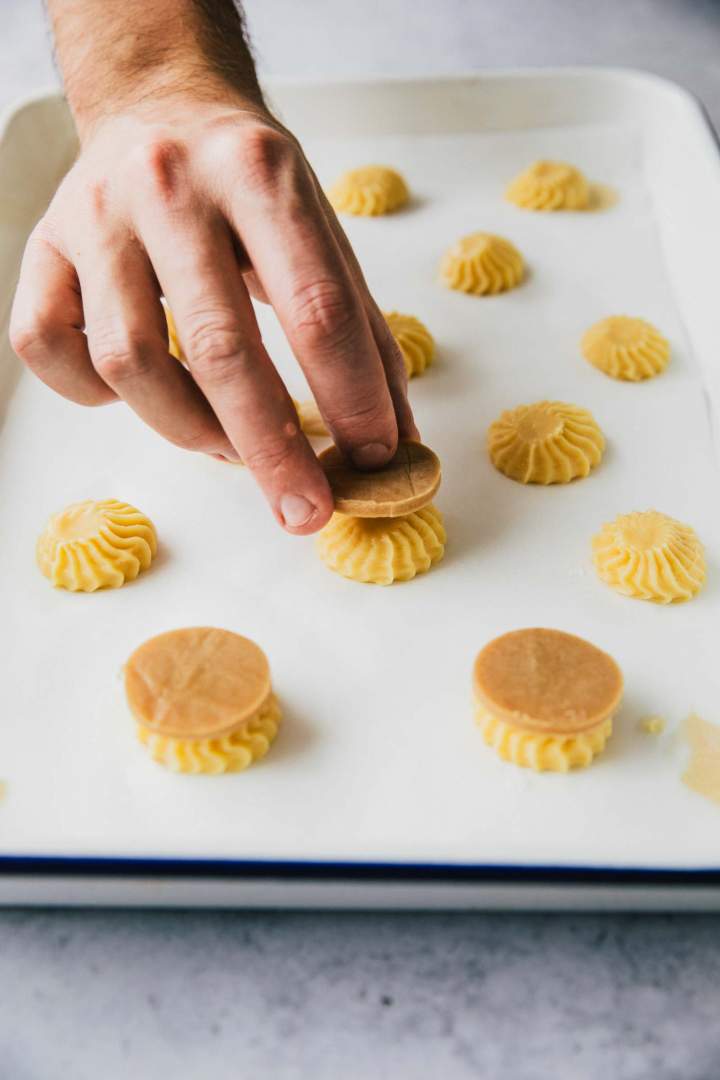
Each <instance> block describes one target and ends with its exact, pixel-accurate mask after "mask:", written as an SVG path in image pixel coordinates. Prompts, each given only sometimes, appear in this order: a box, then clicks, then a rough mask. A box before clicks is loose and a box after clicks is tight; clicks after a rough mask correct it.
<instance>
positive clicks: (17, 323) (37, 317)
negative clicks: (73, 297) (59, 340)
mask: <svg viewBox="0 0 720 1080" xmlns="http://www.w3.org/2000/svg"><path fill="white" fill-rule="evenodd" d="M9 337H10V344H11V345H12V347H13V350H14V351H15V352H16V353H17V355H18V356H19V357H20V359H21V360H23V361H25V363H29V362H30V361H32V360H33V358H35V357H37V356H38V354H41V353H45V352H47V351H49V350H50V349H51V348H52V346H53V341H54V339H55V334H54V332H53V322H52V319H50V318H49V316H48V315H46V314H44V313H43V312H36V313H35V314H34V315H33V316H32V317H31V318H29V319H26V318H25V319H21V318H19V317H18V316H16V315H13V316H12V318H11V321H10V328H9Z"/></svg>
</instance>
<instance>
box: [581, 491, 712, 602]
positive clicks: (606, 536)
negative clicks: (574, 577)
mask: <svg viewBox="0 0 720 1080" xmlns="http://www.w3.org/2000/svg"><path fill="white" fill-rule="evenodd" d="M592 553H593V562H594V564H595V569H596V570H597V573H598V577H600V578H601V580H602V581H604V582H606V584H608V585H611V586H612V588H613V589H615V591H616V592H619V593H621V594H622V595H623V596H632V597H634V598H635V599H637V600H652V601H654V602H655V603H656V604H672V603H678V602H680V601H683V600H691V599H692V598H693V596H696V595H697V593H699V592H700V589H701V588H702V587H703V584H704V582H705V575H706V569H705V551H704V548H703V545H702V544H701V542H700V540H699V539H698V536H697V533H696V532H695V530H694V529H692V528H690V526H689V525H683V524H682V522H680V521H675V519H674V518H671V517H668V516H667V515H666V514H661V513H659V512H658V511H657V510H645V511H637V512H635V513H631V514H621V515H620V516H619V517H617V518H616V519H615V520H614V521H611V522H609V523H608V524H607V525H604V526H603V527H602V529H601V530H600V532H599V533H598V534H597V536H595V537H594V538H593V541H592Z"/></svg>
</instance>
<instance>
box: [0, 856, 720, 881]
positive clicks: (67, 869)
mask: <svg viewBox="0 0 720 1080" xmlns="http://www.w3.org/2000/svg"><path fill="white" fill-rule="evenodd" d="M10 876H13V877H17V876H24V877H35V878H37V877H44V878H57V877H92V878H115V879H120V878H138V877H141V878H153V879H157V880H162V879H167V878H174V879H178V878H181V879H187V880H193V879H196V880H197V879H200V880H208V879H210V880H225V881H228V880H236V881H263V880H265V881H267V880H271V879H272V880H278V879H281V880H286V881H288V882H290V881H303V882H310V881H313V882H322V881H343V882H358V883H372V882H376V883H383V884H387V883H393V882H398V883H417V884H432V883H435V884H440V883H447V884H461V883H465V884H478V885H479V884H487V885H490V884H495V885H500V884H505V885H527V886H531V885H541V884H547V885H587V886H593V885H636V886H638V885H641V886H662V887H664V888H665V887H669V886H678V887H682V888H687V887H688V886H720V868H718V869H682V870H681V869H659V868H652V867H647V868H638V867H613V866H588V867H583V866H553V865H550V866H516V865H503V864H469V863H457V864H453V863H395V862H336V861H327V862H325V861H305V860H297V861H296V860H292V859H288V860H285V859H198V858H190V859H186V858H177V859H173V858H114V857H104V856H97V857H94V856H82V857H75V856H71V857H66V856H35V855H3V856H0V879H1V878H2V877H10Z"/></svg>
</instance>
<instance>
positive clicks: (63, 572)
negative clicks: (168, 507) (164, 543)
mask: <svg viewBox="0 0 720 1080" xmlns="http://www.w3.org/2000/svg"><path fill="white" fill-rule="evenodd" d="M156 553H157V534H156V532H155V526H154V525H153V523H152V521H151V520H150V518H148V517H147V516H146V515H145V514H143V513H142V511H140V510H138V509H136V508H135V507H134V506H130V504H129V503H125V502H120V501H119V500H118V499H101V500H99V501H95V500H92V499H86V500H85V501H84V502H79V503H73V504H72V505H71V506H67V507H66V508H65V509H64V510H61V511H60V512H59V513H57V514H53V516H52V517H51V518H50V520H49V521H48V523H47V525H46V526H45V529H44V531H43V533H42V534H41V536H40V538H39V540H38V542H37V550H36V555H37V564H38V566H39V567H40V570H41V571H42V573H43V574H44V575H45V577H46V578H49V579H50V581H51V582H52V584H53V585H55V586H57V587H58V588H60V589H68V590H69V591H70V592H95V591H96V590H97V589H105V588H110V589H117V588H119V587H120V586H121V585H124V584H125V582H126V581H132V580H134V578H136V577H137V576H138V574H139V573H140V572H141V571H142V570H147V568H148V567H149V566H150V563H151V562H152V560H153V558H154V557H155V554H156Z"/></svg>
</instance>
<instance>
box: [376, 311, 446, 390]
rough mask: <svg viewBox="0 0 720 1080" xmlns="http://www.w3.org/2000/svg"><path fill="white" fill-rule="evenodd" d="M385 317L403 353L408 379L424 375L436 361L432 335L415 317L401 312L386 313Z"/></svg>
mask: <svg viewBox="0 0 720 1080" xmlns="http://www.w3.org/2000/svg"><path fill="white" fill-rule="evenodd" d="M384 315H385V321H386V322H387V324H388V327H389V328H390V333H391V334H392V336H393V337H394V338H395V340H396V342H397V343H398V347H399V349H400V352H401V353H402V358H403V361H404V363H405V370H406V371H407V374H408V378H409V379H412V378H413V377H414V376H415V375H422V373H423V372H424V371H425V369H426V368H428V367H429V366H430V364H432V362H433V360H434V359H435V340H434V338H433V336H432V334H431V333H430V331H429V330H428V329H427V327H426V326H424V324H423V323H421V322H420V320H419V319H416V318H415V316H414V315H402V314H401V313H400V312H399V311H386V312H384Z"/></svg>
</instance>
